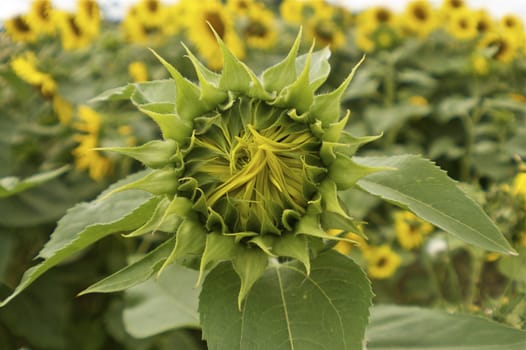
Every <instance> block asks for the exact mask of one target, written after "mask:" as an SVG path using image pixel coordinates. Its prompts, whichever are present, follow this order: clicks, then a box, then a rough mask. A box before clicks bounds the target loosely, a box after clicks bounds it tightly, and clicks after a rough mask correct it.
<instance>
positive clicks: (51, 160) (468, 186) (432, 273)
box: [0, 0, 526, 350]
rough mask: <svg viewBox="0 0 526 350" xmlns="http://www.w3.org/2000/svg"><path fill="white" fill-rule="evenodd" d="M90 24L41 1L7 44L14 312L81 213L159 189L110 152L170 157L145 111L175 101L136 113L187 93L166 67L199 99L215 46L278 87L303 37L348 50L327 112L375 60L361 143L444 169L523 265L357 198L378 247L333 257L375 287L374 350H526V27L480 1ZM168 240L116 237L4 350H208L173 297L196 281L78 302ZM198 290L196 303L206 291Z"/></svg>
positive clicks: (5, 176)
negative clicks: (136, 191) (153, 151)
mask: <svg viewBox="0 0 526 350" xmlns="http://www.w3.org/2000/svg"><path fill="white" fill-rule="evenodd" d="M76 6H77V7H76V11H75V12H65V11H62V10H59V9H56V8H54V7H53V6H52V4H51V2H50V1H47V0H35V1H33V2H32V6H31V9H30V10H29V11H28V12H27V13H25V14H22V15H19V16H16V17H13V18H10V19H7V20H6V21H4V23H3V30H2V31H0V48H1V49H0V135H1V137H0V143H1V147H0V164H1V166H0V299H2V300H4V299H6V298H7V297H8V296H9V295H10V294H11V293H12V291H13V289H14V288H15V287H16V286H17V284H18V283H19V281H20V279H21V276H22V274H23V272H24V271H26V270H27V269H28V268H30V267H31V266H32V265H34V260H33V257H35V256H37V254H38V252H39V251H40V250H41V249H42V247H43V246H44V243H45V242H46V241H48V239H49V237H50V235H51V233H52V232H53V230H54V229H55V227H56V223H57V221H58V220H59V219H60V218H61V217H62V216H64V215H65V214H66V212H67V211H68V209H69V208H71V207H73V206H74V205H75V204H76V203H79V202H86V201H91V200H93V199H95V198H96V197H97V195H98V194H99V193H100V192H101V191H102V190H103V189H105V188H107V187H108V186H109V185H110V184H112V183H114V182H115V181H117V180H120V179H123V178H125V177H126V176H128V175H130V174H133V173H136V172H137V171H139V170H141V169H143V166H142V165H141V164H140V163H139V162H137V161H135V160H133V159H130V158H128V157H125V156H123V155H121V154H119V153H116V152H109V151H107V150H105V149H104V148H111V147H133V146H138V145H142V144H144V143H146V142H148V141H151V140H153V139H156V138H159V135H160V131H159V127H158V126H157V124H155V123H154V122H153V121H152V119H150V118H148V117H147V116H146V115H145V114H144V113H142V112H141V111H139V110H138V109H137V108H136V106H137V105H140V104H141V103H146V102H147V101H148V99H149V97H148V93H150V94H162V92H161V91H149V92H148V91H146V90H144V91H142V93H143V95H141V94H136V95H134V96H135V97H132V101H131V102H130V100H129V97H130V96H131V95H132V90H133V91H139V92H140V89H141V87H142V86H146V85H141V84H146V82H147V81H151V80H165V79H169V78H170V74H169V73H168V72H167V71H166V69H165V68H164V67H163V65H162V64H160V63H159V60H158V59H157V58H156V56H155V55H154V54H152V52H151V51H150V50H149V49H152V50H154V51H155V53H156V54H158V55H159V56H161V57H164V59H166V60H167V61H169V62H170V64H171V65H173V67H175V68H176V69H177V70H178V71H179V72H180V73H181V75H182V76H185V77H188V78H189V79H190V80H192V81H197V80H198V79H199V78H200V77H198V76H197V75H196V72H195V71H194V68H193V65H192V62H193V61H192V60H190V59H188V57H187V56H188V53H187V51H186V50H185V47H188V48H189V50H191V52H193V53H195V55H196V56H197V57H198V58H199V59H200V60H201V62H203V63H204V64H205V65H206V67H207V68H209V69H210V70H211V71H219V70H221V69H222V68H223V65H224V61H223V54H222V51H221V48H220V46H218V43H217V39H216V37H215V36H214V33H213V32H212V30H211V28H213V30H214V31H215V33H216V34H217V36H219V37H220V38H221V39H222V41H223V42H224V44H225V46H226V47H228V49H229V50H230V51H231V52H232V53H233V54H234V55H235V56H236V57H237V58H238V59H239V60H241V61H243V62H245V63H246V64H247V65H248V66H250V67H251V68H252V69H253V70H254V73H255V74H260V73H261V72H262V71H263V69H264V68H265V67H268V66H270V65H273V64H276V63H277V62H279V61H280V60H281V59H282V58H283V57H285V56H286V55H287V53H288V52H289V50H290V48H291V46H292V45H293V43H294V41H295V39H296V38H297V34H298V30H299V28H302V29H301V30H302V32H303V36H302V42H301V46H302V47H303V48H304V47H309V46H310V45H311V44H312V43H314V44H313V45H314V48H313V49H314V50H320V51H317V52H329V51H328V50H327V51H323V50H324V48H328V49H329V50H330V54H328V55H327V57H326V59H327V60H328V61H329V62H330V66H331V70H330V74H328V77H327V80H326V82H325V83H324V85H322V87H321V88H320V91H321V92H328V91H333V90H335V89H338V87H339V86H340V84H342V81H343V80H344V79H345V77H346V76H347V75H348V74H349V72H350V71H351V70H352V69H353V67H354V66H355V65H356V63H357V62H359V61H360V60H361V58H362V57H364V55H365V59H364V60H363V63H361V65H360V66H359V67H358V68H357V70H356V74H355V75H354V77H353V80H352V82H351V83H350V84H349V87H348V89H347V90H346V91H345V92H344V93H343V95H342V96H341V102H342V107H343V109H344V110H346V109H349V110H350V117H349V121H348V123H347V125H346V126H345V129H346V130H347V131H349V132H350V133H352V134H353V135H354V136H356V137H362V136H364V137H365V136H366V135H381V137H380V138H379V139H378V140H376V141H375V142H371V143H368V144H366V145H364V146H363V147H362V148H361V150H360V153H359V155H360V156H371V157H377V156H397V155H402V154H413V155H421V156H423V157H425V158H428V159H430V160H432V161H433V162H434V163H436V165H437V166H439V167H440V168H441V169H443V170H444V171H445V172H447V174H448V175H449V176H450V177H451V178H453V179H454V180H456V181H457V182H458V183H457V184H458V186H459V187H460V188H462V190H463V191H464V192H465V193H466V194H467V196H469V197H470V198H471V199H473V200H474V201H475V202H477V203H478V204H479V205H480V206H481V207H482V208H483V209H484V211H485V212H486V213H487V215H488V217H489V218H490V219H491V220H492V221H493V222H494V223H495V224H496V226H497V227H498V229H499V230H500V231H501V232H502V234H503V235H504V236H505V238H506V240H507V241H508V242H509V243H510V245H511V247H513V249H514V250H515V251H516V252H517V253H518V255H517V256H510V255H504V254H499V253H495V252H489V251H486V250H483V249H481V248H477V247H475V246H472V245H468V244H466V243H465V242H463V241H461V240H460V239H457V238H455V237H453V236H450V235H447V234H446V232H444V230H442V229H441V228H438V227H436V226H433V225H432V224H431V223H429V222H427V221H424V220H423V219H421V218H419V217H418V216H416V215H415V214H413V213H412V212H411V211H409V210H406V209H404V208H400V207H398V206H395V205H393V204H389V203H388V202H385V201H381V200H380V199H378V198H377V197H373V196H371V195H370V194H368V193H366V192H364V191H362V190H360V189H356V188H351V189H348V190H345V191H343V192H342V193H341V200H342V201H343V202H344V203H345V205H346V206H347V207H348V208H349V209H348V211H349V212H348V214H349V215H350V216H352V217H353V218H354V219H355V220H356V221H357V222H359V223H360V224H359V229H360V230H363V232H364V234H360V233H358V232H343V231H342V230H338V229H334V230H329V231H328V232H327V234H328V235H333V236H335V237H344V238H346V240H340V241H338V242H337V243H336V244H334V246H333V249H334V250H336V251H338V252H339V253H341V254H343V255H345V256H348V257H350V258H351V259H352V260H353V261H355V262H356V263H357V264H359V265H360V266H361V268H362V269H363V270H364V271H365V272H366V274H367V276H368V278H369V279H370V281H371V285H372V290H373V292H374V295H375V296H374V298H373V304H374V305H375V306H374V308H373V311H371V315H370V317H369V318H370V320H369V328H368V329H367V331H366V336H365V339H366V341H364V343H367V348H368V349H373V350H374V349H427V348H432V347H436V346H442V348H451V349H455V348H457V347H458V348H461V347H462V346H474V347H477V348H480V349H485V346H494V348H499V349H509V350H513V349H517V350H518V349H524V348H525V347H526V333H525V331H526V297H525V296H526V164H525V163H524V159H525V158H526V84H525V83H526V27H525V25H526V24H525V23H523V22H522V20H521V19H520V18H519V17H517V16H515V15H513V14H510V15H506V16H503V17H501V18H496V17H494V16H493V15H492V14H491V13H489V12H487V11H486V10H485V9H481V8H471V7H469V6H467V5H466V4H465V3H464V1H462V0H445V1H443V2H442V3H441V4H440V5H439V6H437V5H433V4H431V3H430V2H428V1H426V0H414V1H409V2H408V3H407V6H406V7H405V9H404V10H403V11H399V12H393V11H392V10H390V9H389V8H387V7H376V6H375V7H369V8H366V9H364V10H363V11H360V12H351V11H350V10H348V9H347V8H345V7H340V6H337V5H334V4H331V3H328V2H324V1H322V0H305V1H299V0H283V1H273V0H266V1H257V0H227V1H223V2H221V1H219V0H206V1H191V0H180V1H178V2H176V3H172V4H166V3H164V2H160V1H158V0H139V1H137V2H136V3H135V4H134V5H133V6H131V7H130V8H129V9H128V10H127V12H126V13H125V14H124V16H123V18H122V19H121V20H118V21H113V20H107V19H105V18H104V13H103V12H102V11H101V8H100V6H99V4H98V3H97V1H95V0H79V1H77V2H76ZM181 42H182V43H184V45H186V46H184V45H181ZM305 50H306V49H305ZM329 55H330V58H329ZM119 86H127V87H129V89H130V90H126V89H125V90H115V89H114V88H115V87H119ZM112 89H113V90H112ZM152 90H153V89H152ZM104 91H109V92H107V93H106V95H104V96H102V98H101V94H102V93H103V92H104ZM97 96H99V97H98V98H96V97H97ZM115 96H117V97H119V96H120V97H123V96H124V98H115ZM141 99H143V100H141ZM102 100H105V101H102ZM436 191H437V192H440V191H441V188H440V187H438V188H436ZM160 237H161V236H160V234H158V233H152V234H149V235H144V236H141V237H138V238H134V239H123V238H122V237H121V235H113V236H108V237H106V238H104V239H103V240H100V241H98V242H96V243H94V244H92V245H91V246H90V247H89V249H85V250H82V251H81V252H79V253H76V254H74V255H72V256H70V257H68V258H67V259H65V260H64V261H62V262H61V263H60V264H58V266H56V267H54V268H53V269H52V270H50V271H49V272H47V273H46V274H44V275H43V276H42V277H41V278H39V279H38V280H37V281H35V283H33V284H32V285H31V286H29V287H28V288H27V289H26V290H25V291H24V293H22V294H20V295H19V296H17V297H16V298H15V299H13V300H12V301H10V303H9V304H7V305H5V306H4V307H2V308H0V349H71V348H76V349H79V350H80V349H145V350H146V349H175V350H178V349H181V350H193V349H196V350H197V349H207V348H208V347H207V344H206V342H205V341H204V340H202V333H201V329H200V327H199V320H198V318H197V319H196V318H195V317H198V316H195V317H194V313H196V312H197V310H190V311H188V310H187V307H185V306H188V305H190V309H191V308H192V307H193V306H194V304H195V303H196V301H195V299H196V298H197V297H196V296H195V295H184V297H182V299H181V298H180V299H178V298H176V296H179V297H180V296H181V295H182V294H184V293H182V292H181V291H180V290H179V289H180V288H179V287H180V286H179V285H177V284H174V283H170V281H171V280H170V278H171V275H172V274H183V275H184V273H185V272H184V271H175V270H169V269H168V270H167V271H166V272H165V273H164V274H163V275H161V277H159V278H158V279H155V278H152V279H145V280H144V281H142V283H140V284H137V285H135V286H134V287H132V288H129V289H127V290H126V291H124V292H120V293H109V294H104V293H100V294H97V293H94V294H82V295H80V296H79V295H78V293H79V292H80V291H82V290H84V289H85V288H86V287H87V286H89V285H92V284H94V283H96V282H97V281H99V280H101V279H102V278H103V277H105V276H108V275H109V274H111V273H113V272H115V271H117V270H119V269H121V268H122V267H123V266H126V264H127V263H129V262H130V261H134V260H137V259H138V258H139V257H141V256H144V254H146V253H148V252H150V251H152V249H154V248H155V247H157V246H158V245H159V242H160V240H161V238H160ZM185 278H186V280H185ZM183 280H184V281H186V282H187V284H189V285H191V286H192V287H193V285H194V284H195V280H194V279H193V275H192V276H183ZM180 281H181V280H180ZM194 291H195V290H194ZM313 307H314V308H315V306H313ZM181 314H184V317H181V316H180V315H181ZM188 314H190V315H188ZM189 320H190V321H189ZM452 328H454V329H452ZM466 334H473V337H465V335H466ZM210 348H220V347H210ZM319 348H320V349H322V348H323V347H319ZM247 349H248V348H247ZM262 349H265V348H264V347H262ZM298 349H300V350H301V347H300V348H298Z"/></svg>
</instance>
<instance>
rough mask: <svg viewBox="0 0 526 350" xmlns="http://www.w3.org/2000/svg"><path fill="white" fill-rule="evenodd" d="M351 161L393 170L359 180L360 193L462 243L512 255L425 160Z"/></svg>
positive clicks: (494, 228) (451, 184) (474, 208)
mask: <svg viewBox="0 0 526 350" xmlns="http://www.w3.org/2000/svg"><path fill="white" fill-rule="evenodd" d="M353 159H354V160H355V161H356V162H357V163H359V164H362V165H365V166H371V167H392V168H395V169H396V170H392V171H382V172H377V173H374V174H371V175H368V176H366V177H364V178H362V179H361V180H359V181H358V183H357V184H358V186H360V187H361V188H362V189H363V190H365V191H367V192H369V193H371V194H374V195H376V196H380V197H382V198H384V199H386V200H388V201H391V202H394V203H396V204H398V205H401V206H404V207H407V208H409V209H410V210H411V211H413V212H414V213H415V214H416V215H418V216H420V217H421V218H422V219H424V220H427V221H429V222H430V223H432V224H433V225H435V226H438V227H440V228H441V229H443V230H445V231H447V232H449V233H451V234H453V235H454V236H456V237H458V238H460V239H462V240H464V241H465V242H468V243H471V244H473V245H475V246H478V247H481V248H484V249H488V250H491V251H495V252H499V253H503V254H516V253H515V251H514V250H513V248H512V247H511V246H510V244H509V243H508V241H506V239H505V238H504V236H503V235H502V233H501V232H500V231H499V229H498V228H497V226H496V225H495V224H494V223H493V222H492V221H491V219H490V218H489V217H488V216H487V215H486V213H485V212H484V211H483V210H482V209H481V208H480V206H479V205H478V204H477V203H475V201H473V200H472V199H471V198H469V197H468V196H466V194H465V193H464V192H463V191H462V190H461V189H460V188H459V187H457V185H456V183H455V181H453V180H452V179H451V178H449V177H448V176H447V175H446V173H445V172H444V171H442V170H440V168H438V167H437V166H435V165H434V164H433V163H432V162H430V161H429V160H426V159H423V158H420V157H418V156H413V155H405V156H394V157H371V158H358V157H356V158H353Z"/></svg>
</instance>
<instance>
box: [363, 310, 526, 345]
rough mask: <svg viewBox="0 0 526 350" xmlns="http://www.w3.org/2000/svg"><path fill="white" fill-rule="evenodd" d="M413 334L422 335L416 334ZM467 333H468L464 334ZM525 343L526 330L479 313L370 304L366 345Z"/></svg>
mask: <svg viewBox="0 0 526 350" xmlns="http://www.w3.org/2000/svg"><path fill="white" fill-rule="evenodd" d="M415 334H421V335H424V334H425V336H421V337H415V336H414V335H415ZM467 335H469V336H467ZM525 346H526V332H524V331H520V330H517V329H513V328H510V327H507V326H504V325H502V324H499V323H496V322H492V321H488V320H486V319H483V318H480V317H474V316H471V315H462V314H456V315H452V314H448V313H446V312H444V311H438V310H428V309H423V308H417V307H407V306H405V307H404V306H394V305H382V306H376V307H373V308H371V325H370V327H369V328H368V329H367V349H370V350H390V349H393V350H394V349H408V350H409V349H419V350H426V349H452V350H454V349H495V348H499V349H503V350H519V349H524V347H525Z"/></svg>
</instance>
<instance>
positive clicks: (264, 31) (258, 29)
mask: <svg viewBox="0 0 526 350" xmlns="http://www.w3.org/2000/svg"><path fill="white" fill-rule="evenodd" d="M246 19H247V21H246V24H245V26H244V27H243V37H244V39H245V41H246V43H247V45H248V46H250V47H256V48H259V49H268V48H270V47H272V46H273V45H275V43H276V41H277V39H278V28H277V23H278V22H277V21H276V18H275V17H274V13H273V12H272V11H271V10H268V9H267V8H265V7H264V6H258V5H256V4H254V5H252V6H251V7H250V8H249V9H248V11H247V13H246Z"/></svg>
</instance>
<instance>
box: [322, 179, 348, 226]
mask: <svg viewBox="0 0 526 350" xmlns="http://www.w3.org/2000/svg"><path fill="white" fill-rule="evenodd" d="M320 192H321V193H322V205H323V209H324V211H330V212H333V213H336V214H339V215H341V216H343V217H348V215H347V213H346V212H345V211H344V210H343V208H342V206H341V204H340V200H339V198H338V189H337V187H336V184H335V183H334V182H333V181H331V180H329V179H326V180H325V181H323V182H322V183H321V185H320Z"/></svg>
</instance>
